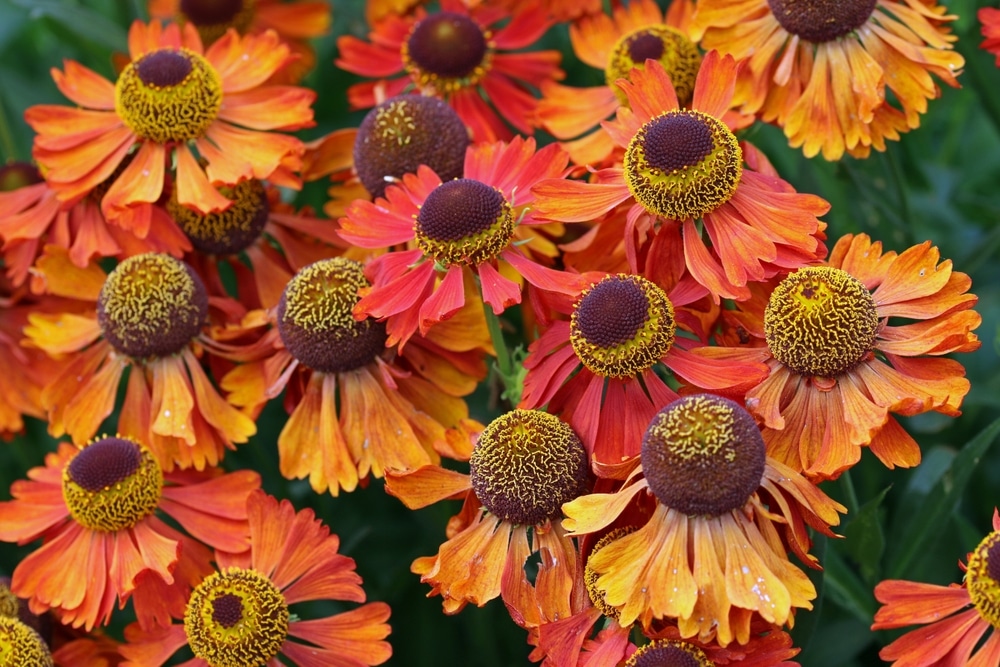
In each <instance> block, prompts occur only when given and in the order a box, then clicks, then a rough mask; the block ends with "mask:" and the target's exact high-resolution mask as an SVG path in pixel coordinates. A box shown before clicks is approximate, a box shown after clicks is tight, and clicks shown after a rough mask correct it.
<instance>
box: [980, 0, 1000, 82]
mask: <svg viewBox="0 0 1000 667" xmlns="http://www.w3.org/2000/svg"><path fill="white" fill-rule="evenodd" d="M976 16H977V17H978V18H979V22H980V23H981V24H982V25H981V26H980V28H981V30H982V33H983V37H985V38H986V39H984V40H983V43H982V44H980V45H979V48H981V49H983V50H985V51H989V52H990V53H992V54H993V55H995V56H996V57H997V63H996V64H997V66H998V67H1000V9H994V8H993V7H981V8H980V9H979V13H978V14H977V15H976Z"/></svg>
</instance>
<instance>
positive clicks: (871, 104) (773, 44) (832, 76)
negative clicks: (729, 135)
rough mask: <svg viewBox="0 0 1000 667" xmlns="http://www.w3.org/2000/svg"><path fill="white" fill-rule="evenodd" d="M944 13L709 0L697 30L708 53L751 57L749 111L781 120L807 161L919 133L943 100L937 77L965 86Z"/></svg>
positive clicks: (874, 3) (927, 8) (894, 6)
mask: <svg viewBox="0 0 1000 667" xmlns="http://www.w3.org/2000/svg"><path fill="white" fill-rule="evenodd" d="M946 11H947V10H946V8H945V7H943V6H940V5H937V4H935V2H934V0H903V1H900V0H829V1H824V2H810V3H808V4H807V3H801V2H795V1H794V0H735V1H733V0H702V1H701V2H699V3H698V9H697V11H696V12H695V16H694V19H693V22H692V25H691V31H692V33H693V34H694V36H695V39H700V40H701V43H702V46H704V47H705V48H706V49H719V50H720V51H722V52H723V53H728V54H731V55H733V56H734V57H736V58H738V59H744V58H746V59H747V65H746V66H745V67H744V68H743V69H742V71H741V72H740V78H739V82H738V84H737V93H736V99H737V102H739V103H740V104H741V105H742V106H741V109H742V110H743V111H744V112H746V113H753V114H759V115H760V117H761V118H763V119H764V120H765V121H767V122H773V123H776V124H777V125H778V126H779V127H781V128H783V129H784V131H785V136H787V137H788V140H789V143H790V144H791V145H792V147H795V148H798V147H799V146H801V147H802V150H803V152H804V153H805V155H806V156H807V157H812V156H814V155H816V154H817V153H819V152H820V151H822V153H823V157H824V158H826V159H827V160H839V159H840V158H841V156H842V155H843V154H844V152H845V151H846V152H847V153H849V154H850V155H853V156H854V157H867V156H868V154H869V152H870V151H871V148H872V147H873V146H874V147H875V148H876V149H877V150H880V151H884V150H885V140H886V139H892V140H897V139H899V133H900V132H906V131H908V130H910V129H912V128H915V127H918V126H919V125H920V114H922V113H924V112H925V111H926V110H927V100H929V99H933V98H935V97H937V96H938V95H940V90H939V89H938V87H937V85H936V84H935V83H934V80H933V79H932V78H931V74H934V75H936V76H937V77H938V78H940V79H941V80H942V81H944V82H945V83H947V84H948V85H949V86H953V87H957V86H958V81H956V79H955V75H956V74H958V72H959V70H961V68H962V66H963V65H964V64H965V61H964V59H963V58H962V56H961V55H959V54H958V53H957V52H955V51H952V50H951V49H952V42H954V41H955V39H956V38H955V36H953V35H951V34H949V33H950V30H949V29H948V27H947V24H948V23H949V22H951V21H953V20H954V19H955V18H956V17H955V16H951V15H946V14H945V12H946ZM887 88H888V90H886V89H887ZM890 93H891V95H890ZM893 98H894V99H895V100H896V101H897V104H898V106H897V105H894V104H893V103H892V102H891V99H893Z"/></svg>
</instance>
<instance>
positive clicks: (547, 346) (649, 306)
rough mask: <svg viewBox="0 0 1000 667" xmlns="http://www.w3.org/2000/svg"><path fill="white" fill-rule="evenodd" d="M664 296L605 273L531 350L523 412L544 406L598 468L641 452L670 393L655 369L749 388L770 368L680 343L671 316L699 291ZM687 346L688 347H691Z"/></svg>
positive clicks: (680, 287)
mask: <svg viewBox="0 0 1000 667" xmlns="http://www.w3.org/2000/svg"><path fill="white" fill-rule="evenodd" d="M670 294H671V295H673V297H674V299H676V300H677V302H676V303H674V302H672V300H671V297H670V296H668V295H667V293H666V292H665V291H664V290H663V289H662V288H660V287H659V286H658V285H656V284H655V283H653V282H652V281H650V280H647V279H646V278H643V277H641V276H633V275H628V274H624V273H622V274H617V275H608V276H605V277H604V278H603V279H601V280H600V281H598V282H595V283H594V284H592V285H590V286H589V287H587V288H586V289H585V290H582V291H581V292H580V293H579V294H578V295H577V296H576V299H575V303H573V305H572V316H571V319H570V321H569V322H567V321H565V320H560V321H556V322H553V323H552V324H551V326H550V327H549V328H548V329H546V330H545V331H544V332H543V333H542V335H541V336H540V337H539V338H538V340H536V341H535V342H534V343H532V344H531V346H530V347H529V348H528V349H529V354H528V357H527V359H525V361H524V368H525V370H526V375H525V378H524V394H523V396H522V398H521V404H520V407H525V408H541V407H542V406H546V405H547V406H548V408H547V409H548V410H549V411H550V412H552V413H553V414H557V415H560V416H561V417H562V418H563V419H565V420H566V421H567V422H568V423H569V424H570V426H572V427H573V430H574V431H576V433H577V434H578V435H579V436H580V440H582V441H583V443H584V445H585V446H586V448H587V452H588V454H590V455H591V456H593V457H594V459H595V460H596V461H597V462H598V463H603V464H617V463H620V462H621V461H622V460H624V459H626V458H629V457H632V456H635V455H636V454H638V453H639V442H640V440H641V439H642V434H643V432H644V431H645V430H646V427H647V426H648V425H649V420H650V419H652V418H653V416H654V415H655V414H656V412H657V411H658V410H659V409H660V408H662V407H663V406H664V405H666V404H667V403H669V402H670V401H672V400H674V399H676V398H677V394H676V393H675V392H674V391H673V390H672V389H670V387H668V386H667V384H666V383H665V382H664V381H663V379H662V378H661V377H660V376H659V375H658V374H657V370H656V369H657V368H658V367H660V365H661V364H662V365H663V366H666V368H667V369H669V370H670V371H671V373H673V374H674V375H675V376H677V377H678V378H680V379H682V380H688V381H691V382H693V383H695V384H697V385H698V386H703V385H705V384H710V385H711V389H713V390H719V391H723V390H729V391H732V390H733V389H734V388H738V387H741V386H747V387H749V386H753V385H754V384H755V383H756V382H758V381H759V380H760V379H762V378H763V377H764V375H765V373H766V372H767V368H766V367H765V366H763V365H762V364H760V363H759V362H750V363H740V364H733V363H730V362H719V361H715V360H714V359H713V358H711V357H710V356H708V354H711V353H714V350H713V349H711V348H707V347H700V346H698V345H697V344H696V343H695V341H693V340H690V339H688V338H683V337H678V336H677V328H678V323H679V322H680V323H681V324H682V326H683V327H684V328H689V325H688V322H689V321H690V318H689V317H686V316H685V314H683V313H680V312H679V311H677V310H675V306H676V307H681V306H685V305H687V304H688V303H689V302H690V301H693V300H695V299H697V298H699V297H700V296H702V295H703V294H704V290H703V289H701V288H699V287H698V286H696V285H695V286H694V289H691V285H685V284H683V283H678V284H677V285H676V286H675V287H674V288H673V289H672V290H671V292H670ZM688 348H694V349H690V350H689V349H688Z"/></svg>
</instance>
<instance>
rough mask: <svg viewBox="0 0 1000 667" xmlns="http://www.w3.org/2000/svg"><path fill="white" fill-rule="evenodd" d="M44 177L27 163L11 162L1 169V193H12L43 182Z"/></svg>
mask: <svg viewBox="0 0 1000 667" xmlns="http://www.w3.org/2000/svg"><path fill="white" fill-rule="evenodd" d="M42 180H44V179H42V175H41V174H40V173H38V169H36V168H35V166H34V165H30V164H28V163H27V162H11V163H10V164H5V165H3V166H2V167H0V192H12V191H14V190H20V189H21V188H26V187H28V186H29V185H34V184H35V183H41V182H42Z"/></svg>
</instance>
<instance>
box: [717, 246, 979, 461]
mask: <svg viewBox="0 0 1000 667" xmlns="http://www.w3.org/2000/svg"><path fill="white" fill-rule="evenodd" d="M939 260H940V256H939V253H938V250H937V248H935V247H932V246H931V244H930V242H926V243H923V244H921V245H918V246H914V247H912V248H909V249H908V250H906V251H905V252H903V253H900V254H896V253H895V252H887V253H883V252H882V246H881V244H880V243H877V242H876V243H872V241H871V239H869V238H868V237H867V236H866V235H863V234H862V235H859V236H853V235H847V236H844V237H843V238H841V239H840V240H839V241H838V242H837V245H836V246H835V247H834V249H833V252H832V253H831V255H830V259H829V261H828V262H827V263H826V265H823V266H809V267H804V268H802V269H799V270H798V271H795V272H794V273H791V274H789V275H788V276H787V277H785V278H784V279H783V280H781V281H780V282H778V283H777V284H776V285H773V286H772V287H771V291H770V295H769V298H768V301H767V302H766V305H764V303H763V302H762V301H760V300H754V301H752V302H747V306H746V308H744V309H743V318H742V322H743V325H745V326H746V327H748V328H747V329H746V332H747V337H748V338H752V339H755V340H756V341H757V342H758V343H759V342H760V341H763V342H764V343H765V345H764V346H759V347H748V348H744V349H734V348H730V349H728V350H727V351H724V352H720V353H719V354H720V355H722V356H723V357H724V358H727V359H731V360H736V359H740V360H743V361H748V360H751V359H754V360H757V361H761V362H764V363H766V364H767V365H768V366H769V367H770V369H771V370H770V373H769V375H768V377H767V379H765V380H764V381H763V382H761V383H760V384H759V385H758V386H756V387H753V388H751V389H750V390H749V391H747V393H746V398H747V404H748V405H749V406H750V407H751V409H752V411H753V412H754V413H755V414H757V415H758V416H759V417H760V418H761V419H762V420H763V423H764V426H765V428H764V439H765V441H766V442H767V446H768V453H769V454H770V455H771V456H773V457H774V458H776V459H778V460H780V461H782V462H783V463H784V464H785V465H788V466H790V467H792V468H795V469H797V470H802V471H804V472H805V473H806V474H807V475H810V476H816V477H820V478H830V477H836V476H837V475H839V474H840V473H841V472H842V471H843V470H845V469H846V468H848V467H850V466H851V465H853V464H854V463H855V462H857V461H858V459H859V457H860V455H861V450H860V447H863V446H868V447H869V448H870V449H871V450H872V452H873V453H875V455H876V456H878V458H879V459H880V460H881V461H882V462H883V463H885V464H886V465H887V466H889V467H890V468H891V467H894V466H897V465H899V466H904V467H909V466H913V465H916V464H917V463H919V461H920V448H919V447H918V445H917V443H916V442H915V441H914V440H913V438H912V437H910V436H909V435H908V434H907V433H906V432H905V431H904V430H903V429H902V428H901V427H900V426H899V423H898V422H897V421H896V419H895V418H894V417H892V416H891V413H896V414H901V415H915V414H920V413H922V412H927V411H930V410H934V411H937V412H941V413H943V414H947V415H957V414H959V412H958V410H959V407H960V406H961V402H962V398H963V397H964V396H965V394H966V393H967V392H968V391H969V382H968V381H967V380H966V379H965V377H964V375H965V370H964V369H963V368H962V366H961V364H960V363H959V362H957V361H954V360H951V359H942V358H940V357H941V355H944V354H947V353H950V352H969V351H973V350H976V349H978V348H979V345H980V343H979V339H978V338H977V337H976V335H975V334H974V333H972V331H973V329H975V328H976V327H977V326H979V323H980V321H981V318H980V316H979V314H978V313H976V312H975V311H974V310H972V307H973V306H975V304H976V296H975V295H973V294H969V293H968V290H969V287H970V285H971V282H970V280H969V277H968V276H967V275H965V274H963V273H959V272H957V271H952V267H951V262H950V261H944V262H939ZM762 306H763V312H760V308H761V307H762ZM907 320H911V321H909V322H907ZM913 320H915V321H913Z"/></svg>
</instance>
